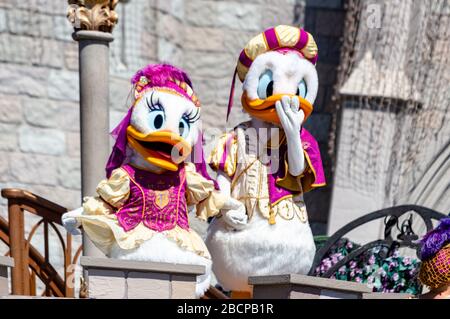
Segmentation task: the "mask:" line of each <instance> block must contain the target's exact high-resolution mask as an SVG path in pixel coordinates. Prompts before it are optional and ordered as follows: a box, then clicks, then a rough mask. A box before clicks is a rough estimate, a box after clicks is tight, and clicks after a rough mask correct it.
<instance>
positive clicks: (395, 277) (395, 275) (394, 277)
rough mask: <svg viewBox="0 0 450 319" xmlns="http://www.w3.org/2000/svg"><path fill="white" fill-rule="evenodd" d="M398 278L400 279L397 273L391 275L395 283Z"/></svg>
mask: <svg viewBox="0 0 450 319" xmlns="http://www.w3.org/2000/svg"><path fill="white" fill-rule="evenodd" d="M399 278H400V276H399V275H398V273H394V274H393V275H392V279H393V280H394V281H397V280H398V279H399Z"/></svg>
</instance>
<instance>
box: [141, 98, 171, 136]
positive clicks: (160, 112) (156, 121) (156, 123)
mask: <svg viewBox="0 0 450 319" xmlns="http://www.w3.org/2000/svg"><path fill="white" fill-rule="evenodd" d="M146 103H147V106H148V109H149V110H150V113H149V116H148V124H149V126H150V129H152V130H159V129H161V128H162V127H163V126H164V124H165V122H166V114H165V113H164V108H163V106H162V105H161V103H160V102H159V100H157V101H155V100H154V99H153V93H152V95H151V97H150V101H148V100H146Z"/></svg>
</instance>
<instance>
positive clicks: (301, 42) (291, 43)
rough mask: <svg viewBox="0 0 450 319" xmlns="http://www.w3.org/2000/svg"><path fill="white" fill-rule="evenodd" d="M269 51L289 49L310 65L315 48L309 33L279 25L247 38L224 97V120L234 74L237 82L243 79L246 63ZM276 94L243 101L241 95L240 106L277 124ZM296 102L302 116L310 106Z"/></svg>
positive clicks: (248, 65)
mask: <svg viewBox="0 0 450 319" xmlns="http://www.w3.org/2000/svg"><path fill="white" fill-rule="evenodd" d="M269 51H278V52H280V53H286V52H289V51H291V52H292V51H293V52H296V53H298V54H299V55H300V56H302V57H303V58H305V59H307V60H308V61H310V62H311V63H312V64H314V65H315V64H316V63H317V58H318V53H319V50H318V48H317V44H316V42H315V41H314V38H313V36H312V35H311V34H309V33H308V32H306V31H305V30H303V29H300V28H297V27H292V26H287V25H279V26H276V27H274V28H269V29H267V30H265V31H264V32H262V33H260V34H258V35H257V36H255V37H254V38H253V39H251V40H250V41H249V42H248V43H247V45H246V46H245V47H244V49H243V50H242V51H241V53H240V55H239V59H238V62H237V65H236V71H235V74H234V77H233V82H232V84H231V90H230V98H229V100H228V110H227V119H228V117H229V115H230V112H231V108H232V106H233V96H234V86H235V81H236V75H237V76H238V77H239V79H240V80H241V82H243V81H244V79H245V77H246V75H247V72H248V70H249V69H250V66H251V65H252V63H253V61H254V60H255V59H256V58H257V57H258V56H259V55H261V54H264V53H266V52H269ZM279 98H280V96H272V97H270V98H268V99H266V100H256V101H247V99H246V98H245V96H244V95H243V107H244V109H245V110H246V111H247V112H248V113H249V114H251V115H253V116H256V117H259V118H260V119H262V120H264V121H269V122H273V123H278V122H279V119H278V116H277V114H276V112H275V107H274V105H275V101H276V100H278V99H279ZM299 100H300V105H301V108H302V109H303V111H304V112H305V119H306V118H308V116H309V115H310V114H311V112H312V109H313V107H312V105H311V104H310V103H309V102H308V101H306V100H305V99H299Z"/></svg>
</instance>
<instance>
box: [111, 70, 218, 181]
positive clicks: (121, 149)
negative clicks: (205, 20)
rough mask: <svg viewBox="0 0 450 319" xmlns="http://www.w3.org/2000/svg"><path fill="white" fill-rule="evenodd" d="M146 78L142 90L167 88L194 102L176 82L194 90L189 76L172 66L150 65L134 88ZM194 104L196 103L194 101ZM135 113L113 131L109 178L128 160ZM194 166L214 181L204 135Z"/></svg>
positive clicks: (136, 77) (139, 74)
mask: <svg viewBox="0 0 450 319" xmlns="http://www.w3.org/2000/svg"><path fill="white" fill-rule="evenodd" d="M142 77H145V78H147V80H148V84H146V85H145V87H143V88H141V89H142V90H143V89H146V88H151V87H165V88H169V89H173V90H176V91H177V92H178V93H180V94H182V95H183V96H184V97H186V98H187V99H189V100H190V101H192V95H189V94H187V93H186V90H184V89H183V88H180V87H178V86H177V85H176V83H175V82H174V80H175V81H179V82H182V83H186V84H187V85H189V86H190V87H191V88H192V83H191V80H190V79H189V77H188V76H187V74H186V73H185V72H184V71H183V70H181V69H178V68H176V67H174V66H172V65H170V64H150V65H147V66H146V67H145V68H143V69H141V70H139V71H138V72H137V73H136V74H135V75H134V76H133V78H132V79H131V83H132V84H133V86H134V87H136V85H137V84H138V83H139V82H140V80H141V78H142ZM192 102H194V101H192ZM132 112H133V106H131V107H130V108H129V109H128V112H127V114H126V115H125V117H124V118H123V119H122V121H121V122H120V123H119V124H118V125H117V126H116V127H115V128H114V129H113V130H112V132H111V136H112V137H113V138H114V139H115V140H116V142H115V144H114V146H113V149H112V152H111V154H110V156H109V159H108V162H107V164H106V168H105V169H106V176H107V177H108V178H109V177H110V176H111V173H112V171H113V170H115V169H116V168H119V167H120V166H122V165H123V163H124V161H125V158H126V148H127V128H128V126H129V125H130V121H131V114H132ZM193 152H194V154H192V155H193V158H194V164H195V166H196V169H197V171H198V172H199V173H200V174H201V175H202V176H203V177H205V178H206V179H208V180H212V178H211V177H210V176H209V174H208V172H207V170H206V162H205V158H204V152H203V135H202V134H200V136H199V137H198V139H197V142H196V144H195V145H194V150H193ZM212 181H213V182H214V186H215V187H216V189H217V188H218V185H217V183H216V182H215V181H214V180H212Z"/></svg>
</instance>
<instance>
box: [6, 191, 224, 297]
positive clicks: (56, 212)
mask: <svg viewBox="0 0 450 319" xmlns="http://www.w3.org/2000/svg"><path fill="white" fill-rule="evenodd" d="M1 194H2V197H4V198H6V199H7V200H8V219H9V220H8V221H7V220H5V219H4V218H2V217H0V240H1V241H2V242H4V243H5V244H6V245H7V246H8V247H9V248H10V249H9V251H8V252H7V255H10V256H11V257H13V258H14V262H15V267H14V268H13V269H12V271H11V281H12V294H13V295H28V296H30V295H31V296H34V295H36V277H37V278H39V279H40V280H41V281H42V282H43V284H44V285H45V290H44V292H43V295H44V296H54V297H75V296H74V288H73V287H74V282H73V281H74V272H75V267H74V265H75V264H77V261H78V259H79V257H80V255H81V251H82V247H81V246H80V247H79V248H78V249H77V250H76V252H75V254H74V256H73V257H72V236H71V235H70V234H69V233H66V236H65V237H66V239H65V241H64V239H63V235H62V234H61V232H60V231H59V229H58V228H57V227H56V225H61V216H62V215H63V214H64V213H65V212H67V209H66V208H64V207H62V206H60V205H58V204H56V203H53V202H51V201H49V200H47V199H45V198H42V197H40V196H37V195H35V194H33V193H30V192H28V191H25V190H21V189H11V188H6V189H2V191H1ZM25 212H28V213H31V214H33V215H36V216H39V217H41V218H40V220H39V221H38V222H37V223H36V224H35V225H34V226H33V227H32V228H31V230H30V231H29V233H28V236H25V220H26V215H25ZM39 227H43V236H44V241H43V243H44V255H42V254H41V253H40V252H39V251H38V249H36V247H34V246H33V245H32V244H31V240H32V238H33V236H34V235H35V234H36V232H37V230H38V228H39ZM50 229H53V231H54V232H55V233H56V235H57V237H58V240H59V242H60V244H61V249H62V251H63V255H64V276H63V277H61V276H60V275H59V274H58V272H57V271H56V269H55V268H54V267H53V266H52V265H51V264H50V250H49V230H50ZM80 295H81V297H82V292H81V293H80ZM227 298H228V297H227V296H226V295H225V294H223V293H222V292H221V291H220V290H218V289H216V288H214V287H210V288H209V290H208V291H207V292H206V293H205V296H204V297H203V298H202V299H227Z"/></svg>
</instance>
